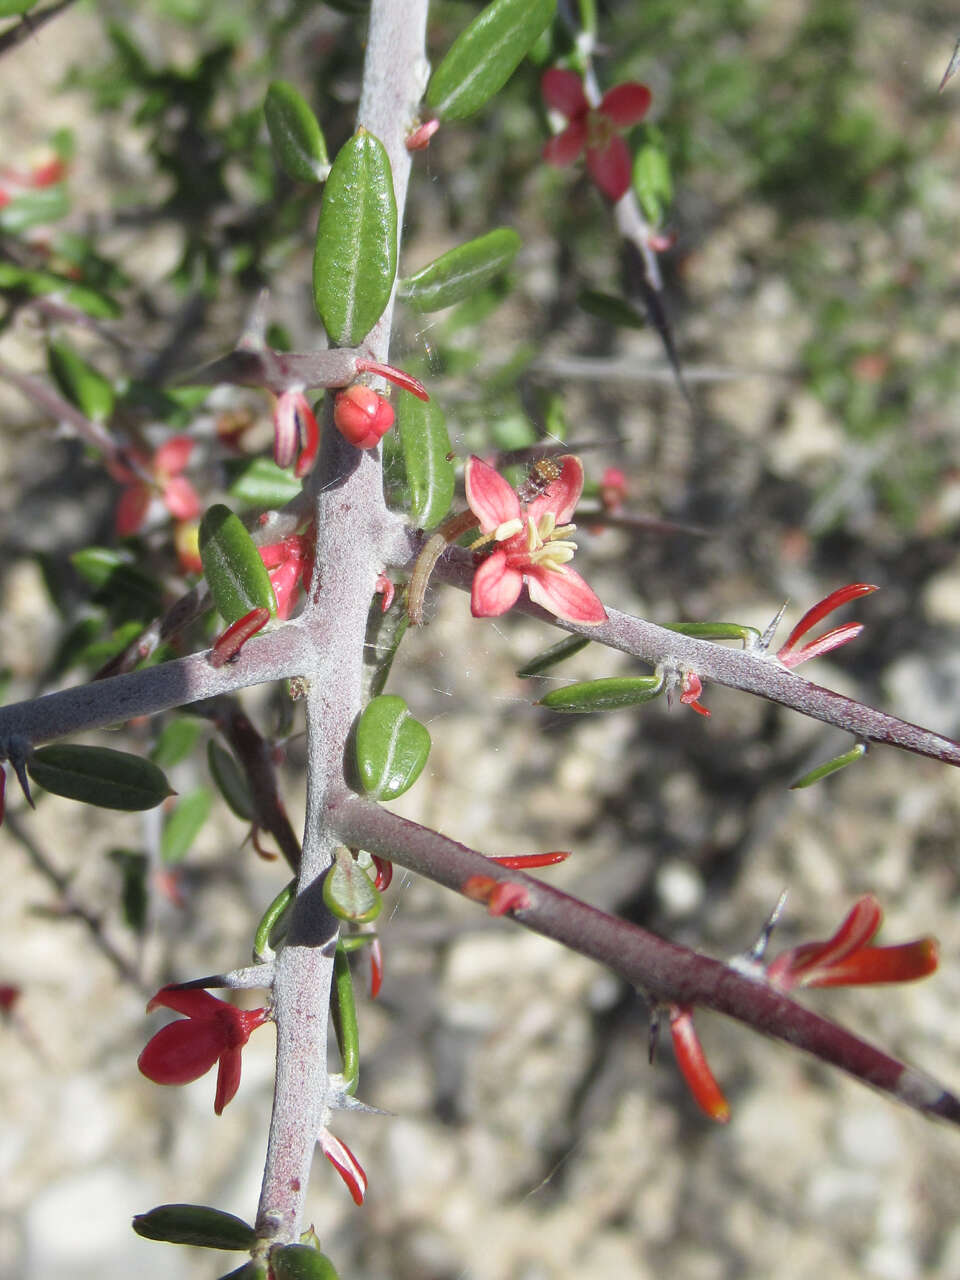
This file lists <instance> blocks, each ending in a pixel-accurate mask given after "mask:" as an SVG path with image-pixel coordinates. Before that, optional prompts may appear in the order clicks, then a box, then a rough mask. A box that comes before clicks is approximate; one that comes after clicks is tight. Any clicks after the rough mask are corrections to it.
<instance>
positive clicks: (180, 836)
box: [160, 787, 212, 865]
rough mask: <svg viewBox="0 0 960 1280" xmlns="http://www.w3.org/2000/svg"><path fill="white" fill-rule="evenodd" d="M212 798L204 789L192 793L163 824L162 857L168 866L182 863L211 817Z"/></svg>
mask: <svg viewBox="0 0 960 1280" xmlns="http://www.w3.org/2000/svg"><path fill="white" fill-rule="evenodd" d="M211 800H212V796H211V795H210V792H209V791H207V790H206V789H205V788H204V787H199V788H198V789H197V790H196V791H191V792H190V793H189V795H185V796H184V797H183V799H182V800H179V801H178V802H177V806H176V808H175V809H174V810H173V812H172V813H171V814H170V815H169V817H168V818H167V820H166V822H165V823H164V824H163V834H162V835H161V837H160V857H161V858H162V859H163V861H164V862H166V863H167V864H168V865H174V864H176V863H177V862H182V861H183V859H184V858H185V857H186V856H187V854H188V853H189V851H190V847H191V845H192V844H193V842H194V840H196V838H197V836H198V835H199V834H200V831H201V828H202V827H203V824H204V823H205V822H206V820H207V818H208V817H209V816H210V803H211Z"/></svg>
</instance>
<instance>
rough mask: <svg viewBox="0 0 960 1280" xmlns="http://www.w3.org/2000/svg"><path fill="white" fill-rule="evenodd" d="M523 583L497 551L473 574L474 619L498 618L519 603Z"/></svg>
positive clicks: (472, 601) (515, 571)
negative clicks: (518, 598)
mask: <svg viewBox="0 0 960 1280" xmlns="http://www.w3.org/2000/svg"><path fill="white" fill-rule="evenodd" d="M511 492H512V490H511ZM522 586H523V574H522V573H520V571H519V570H518V569H511V568H509V567H508V566H507V557H506V554H505V553H504V552H503V551H495V552H494V553H493V555H492V556H490V558H489V559H488V560H484V562H483V564H482V565H481V566H480V568H479V569H478V570H477V571H476V573H475V574H474V575H473V586H472V587H471V589H470V612H471V613H472V614H473V616H474V617H475V618H499V616H500V614H501V613H506V612H507V610H508V609H510V608H511V607H512V606H513V605H515V604H516V602H517V597H518V596H519V594H520V588H521V587H522Z"/></svg>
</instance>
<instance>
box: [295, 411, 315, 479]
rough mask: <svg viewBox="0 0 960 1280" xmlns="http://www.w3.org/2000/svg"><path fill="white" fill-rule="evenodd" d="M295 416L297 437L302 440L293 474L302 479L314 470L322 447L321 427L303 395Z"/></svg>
mask: <svg viewBox="0 0 960 1280" xmlns="http://www.w3.org/2000/svg"><path fill="white" fill-rule="evenodd" d="M295 416H296V420H297V438H298V440H299V441H300V456H299V458H297V465H296V467H295V468H294V472H293V474H294V475H295V476H296V477H297V479H298V480H301V479H303V477H304V476H305V475H309V474H310V472H311V471H312V470H313V464H314V463H315V462H316V460H317V450H318V449H319V448H320V428H319V427H318V426H317V420H316V418H315V417H314V415H313V410H312V409H311V408H310V406H309V404H307V402H306V400H305V399H303V397H301V402H300V403H298V404H297V407H296V415H295Z"/></svg>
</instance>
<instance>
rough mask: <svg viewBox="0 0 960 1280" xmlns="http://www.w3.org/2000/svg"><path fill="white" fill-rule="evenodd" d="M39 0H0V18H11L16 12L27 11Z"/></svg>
mask: <svg viewBox="0 0 960 1280" xmlns="http://www.w3.org/2000/svg"><path fill="white" fill-rule="evenodd" d="M39 3H40V0H0V18H12V17H14V16H15V15H16V14H18V13H28V12H29V11H30V10H31V9H33V8H34V7H35V6H36V5H38V4H39Z"/></svg>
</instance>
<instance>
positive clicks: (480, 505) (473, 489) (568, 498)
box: [464, 454, 607, 625]
mask: <svg viewBox="0 0 960 1280" xmlns="http://www.w3.org/2000/svg"><path fill="white" fill-rule="evenodd" d="M557 464H558V466H557V474H556V476H555V477H554V478H553V479H552V480H551V481H550V482H549V483H548V484H547V485H546V487H545V488H544V489H543V491H542V492H541V493H539V494H538V495H537V496H536V497H534V498H533V499H532V500H531V501H529V502H522V501H521V499H520V496H519V495H518V494H517V492H516V490H515V489H513V488H511V486H510V485H509V484H508V483H507V481H506V480H504V478H503V476H501V475H500V474H499V473H498V472H496V471H494V469H493V467H488V466H487V464H486V463H485V462H481V461H480V459H479V458H471V459H470V460H469V462H468V463H467V466H466V472H465V477H464V478H465V483H466V492H467V503H468V504H469V506H470V510H471V511H472V512H473V514H474V515H475V516H476V517H477V519H478V520H479V522H480V528H481V530H482V532H483V534H484V535H485V536H484V537H483V538H482V539H481V540H480V543H479V544H475V545H483V544H485V543H489V542H494V543H496V544H497V547H496V550H495V551H494V552H493V553H492V554H491V555H489V556H488V557H487V559H486V560H484V562H483V563H482V564H481V565H480V567H479V568H478V569H477V571H476V573H475V574H474V576H473V588H472V590H471V593H470V608H471V611H472V613H473V616H474V617H475V618H495V617H498V616H499V615H500V614H501V613H506V611H507V610H508V609H509V608H511V607H512V606H513V605H514V604H515V603H516V601H517V598H518V596H519V595H520V591H521V588H522V587H523V584H524V583H526V584H527V590H528V591H529V593H530V599H531V600H533V601H534V603H535V604H539V605H542V607H543V608H544V609H548V610H549V611H550V613H553V614H556V616H557V617H558V618H563V619H565V620H566V621H567V622H585V623H588V624H590V625H595V624H597V623H600V622H605V621H606V618H607V611H606V609H604V607H603V605H602V604H601V603H600V600H599V599H598V598H597V596H596V595H595V594H594V592H593V591H592V590H591V588H590V587H588V586H587V584H586V583H585V582H584V580H583V578H581V577H580V575H579V573H577V572H576V571H575V570H574V569H571V568H569V567H568V561H570V560H572V559H573V553H574V552H575V551H576V544H575V543H573V542H570V541H569V540H568V535H569V534H571V533H573V531H574V530H575V529H576V525H573V524H568V523H567V521H568V520H569V519H570V517H571V516H572V515H573V512H574V508H575V507H576V505H577V502H578V501H579V499H580V494H581V491H582V490H583V464H582V463H581V461H580V459H579V458H577V457H574V455H573V454H567V455H566V456H565V457H563V458H558V459H557Z"/></svg>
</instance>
